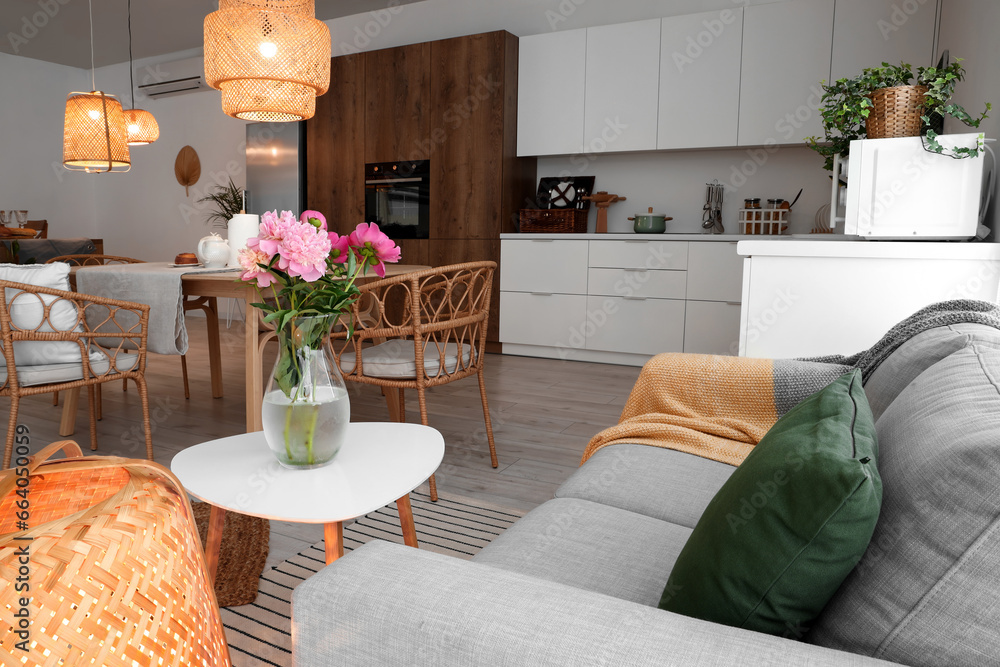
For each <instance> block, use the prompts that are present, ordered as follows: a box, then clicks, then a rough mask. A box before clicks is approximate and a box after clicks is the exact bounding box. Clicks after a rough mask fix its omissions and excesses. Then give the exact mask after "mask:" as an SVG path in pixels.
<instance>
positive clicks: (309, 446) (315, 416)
mask: <svg viewBox="0 0 1000 667" xmlns="http://www.w3.org/2000/svg"><path fill="white" fill-rule="evenodd" d="M309 407H310V408H311V409H310V410H309V413H310V414H309V425H308V427H307V428H306V462H307V463H309V464H310V465H312V464H313V463H315V462H316V456H315V455H314V453H313V436H314V435H315V434H316V422H317V421H318V420H319V404H316V405H311V406H309Z"/></svg>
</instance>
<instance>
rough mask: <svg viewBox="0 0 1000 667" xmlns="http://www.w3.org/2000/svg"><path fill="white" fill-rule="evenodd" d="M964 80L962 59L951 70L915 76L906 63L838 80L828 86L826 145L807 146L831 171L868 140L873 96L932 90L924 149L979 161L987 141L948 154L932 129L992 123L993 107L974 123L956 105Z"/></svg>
mask: <svg viewBox="0 0 1000 667" xmlns="http://www.w3.org/2000/svg"><path fill="white" fill-rule="evenodd" d="M964 78H965V69H964V68H963V67H962V59H961V58H957V59H956V60H955V62H953V63H951V64H950V65H948V66H946V67H918V68H917V70H916V73H914V71H913V68H912V67H911V66H910V65H908V64H907V63H900V64H899V65H890V64H889V63H885V62H884V63H882V65H881V67H869V68H866V69H865V70H864V71H863V72H862V73H861V74H860V75H858V76H856V77H853V78H845V79H838V80H837V81H835V82H833V83H829V84H828V83H827V82H825V81H824V82H823V97H822V99H821V106H820V115H821V117H822V119H823V131H824V133H825V135H826V136H825V137H823V138H822V139H821V138H819V137H808V138H807V139H806V143H808V144H809V146H810V147H811V148H812V149H813V150H815V151H816V152H817V153H819V154H820V155H822V156H824V157H825V158H826V163H825V165H824V166H825V167H826V169H828V170H831V171H832V170H833V158H834V156H835V155H841V156H844V157H846V156H847V155H848V153H849V151H850V147H851V142H852V141H854V140H856V139H864V138H865V137H866V130H865V123H866V122H867V120H868V116H869V114H871V111H872V109H873V108H874V106H875V105H874V103H873V102H872V97H871V96H872V94H873V93H874V92H875V91H876V90H879V89H881V88H892V87H894V86H909V85H921V86H927V93H926V94H925V96H924V108H923V113H922V114H921V116H920V118H921V120H922V121H923V124H924V129H923V132H922V135H923V144H924V149H925V150H927V151H930V152H932V153H938V154H941V155H948V156H950V157H953V158H965V157H975V156H977V155H979V153H980V152H982V151H983V150H984V149H983V142H982V140H980V141H978V142H977V143H976V146H975V147H972V148H968V147H956V148H945V147H944V146H942V145H941V143H940V141H938V136H939V135H938V132H937V131H936V130H935V129H933V128H934V126H935V125H937V126H940V123H941V122H942V120H943V117H944V116H951V117H952V118H955V119H957V120H959V121H961V122H962V123H964V124H965V125H968V126H969V127H974V128H978V127H979V124H980V123H981V122H982V121H983V120H984V119H985V118H987V115H988V114H989V111H990V109H992V105H991V104H990V103H989V102H987V103H986V110H985V111H983V113H982V115H980V116H979V117H978V118H974V117H972V116H971V115H970V114H969V113H968V112H966V110H965V109H963V108H962V106H961V105H959V104H956V103H954V102H952V101H951V99H952V97H953V96H954V94H955V86H956V85H957V84H958V82H960V81H962V80H963V79H964Z"/></svg>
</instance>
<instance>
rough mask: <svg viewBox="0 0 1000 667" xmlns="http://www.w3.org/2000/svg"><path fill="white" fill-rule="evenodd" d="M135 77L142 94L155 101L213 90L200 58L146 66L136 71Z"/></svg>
mask: <svg viewBox="0 0 1000 667" xmlns="http://www.w3.org/2000/svg"><path fill="white" fill-rule="evenodd" d="M135 77H136V81H138V82H139V85H138V89H139V90H140V91H141V92H142V94H143V95H146V96H147V97H151V98H153V99H157V98H160V97H169V96H171V95H186V94H187V93H195V92H198V91H200V90H211V88H210V87H209V85H208V84H207V83H205V64H204V61H203V60H202V58H201V57H200V56H196V57H194V58H185V59H184V60H174V61H171V62H165V63H157V64H151V65H145V66H143V67H140V68H139V69H137V70H136V72H135Z"/></svg>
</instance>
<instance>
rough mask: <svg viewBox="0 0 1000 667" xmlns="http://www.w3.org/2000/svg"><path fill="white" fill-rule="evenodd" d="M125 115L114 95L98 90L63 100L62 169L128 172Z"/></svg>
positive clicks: (70, 96) (129, 162)
mask: <svg viewBox="0 0 1000 667" xmlns="http://www.w3.org/2000/svg"><path fill="white" fill-rule="evenodd" d="M126 137H127V132H126V129H125V113H124V112H123V111H122V105H121V102H119V101H118V100H117V98H115V96H114V95H106V94H104V93H102V92H101V91H99V90H95V91H92V92H89V93H70V94H69V95H68V96H67V97H66V119H65V124H64V126H63V166H64V167H66V168H67V169H72V170H74V171H86V172H91V173H100V172H105V171H128V170H129V169H130V168H131V166H132V162H131V159H130V157H129V151H128V144H127V143H126Z"/></svg>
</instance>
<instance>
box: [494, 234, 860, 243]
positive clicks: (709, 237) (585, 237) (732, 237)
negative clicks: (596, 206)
mask: <svg viewBox="0 0 1000 667" xmlns="http://www.w3.org/2000/svg"><path fill="white" fill-rule="evenodd" d="M500 239H501V240H513V239H521V240H536V241H549V240H561V241H600V240H608V241H728V242H729V243H736V242H738V241H785V240H799V241H802V240H808V241H860V240H863V239H862V238H861V237H860V236H849V235H847V234H784V235H778V236H768V235H762V234H696V233H695V234H690V233H688V234H684V233H678V234H672V233H669V232H668V233H664V234H628V233H626V234H501V235H500Z"/></svg>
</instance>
